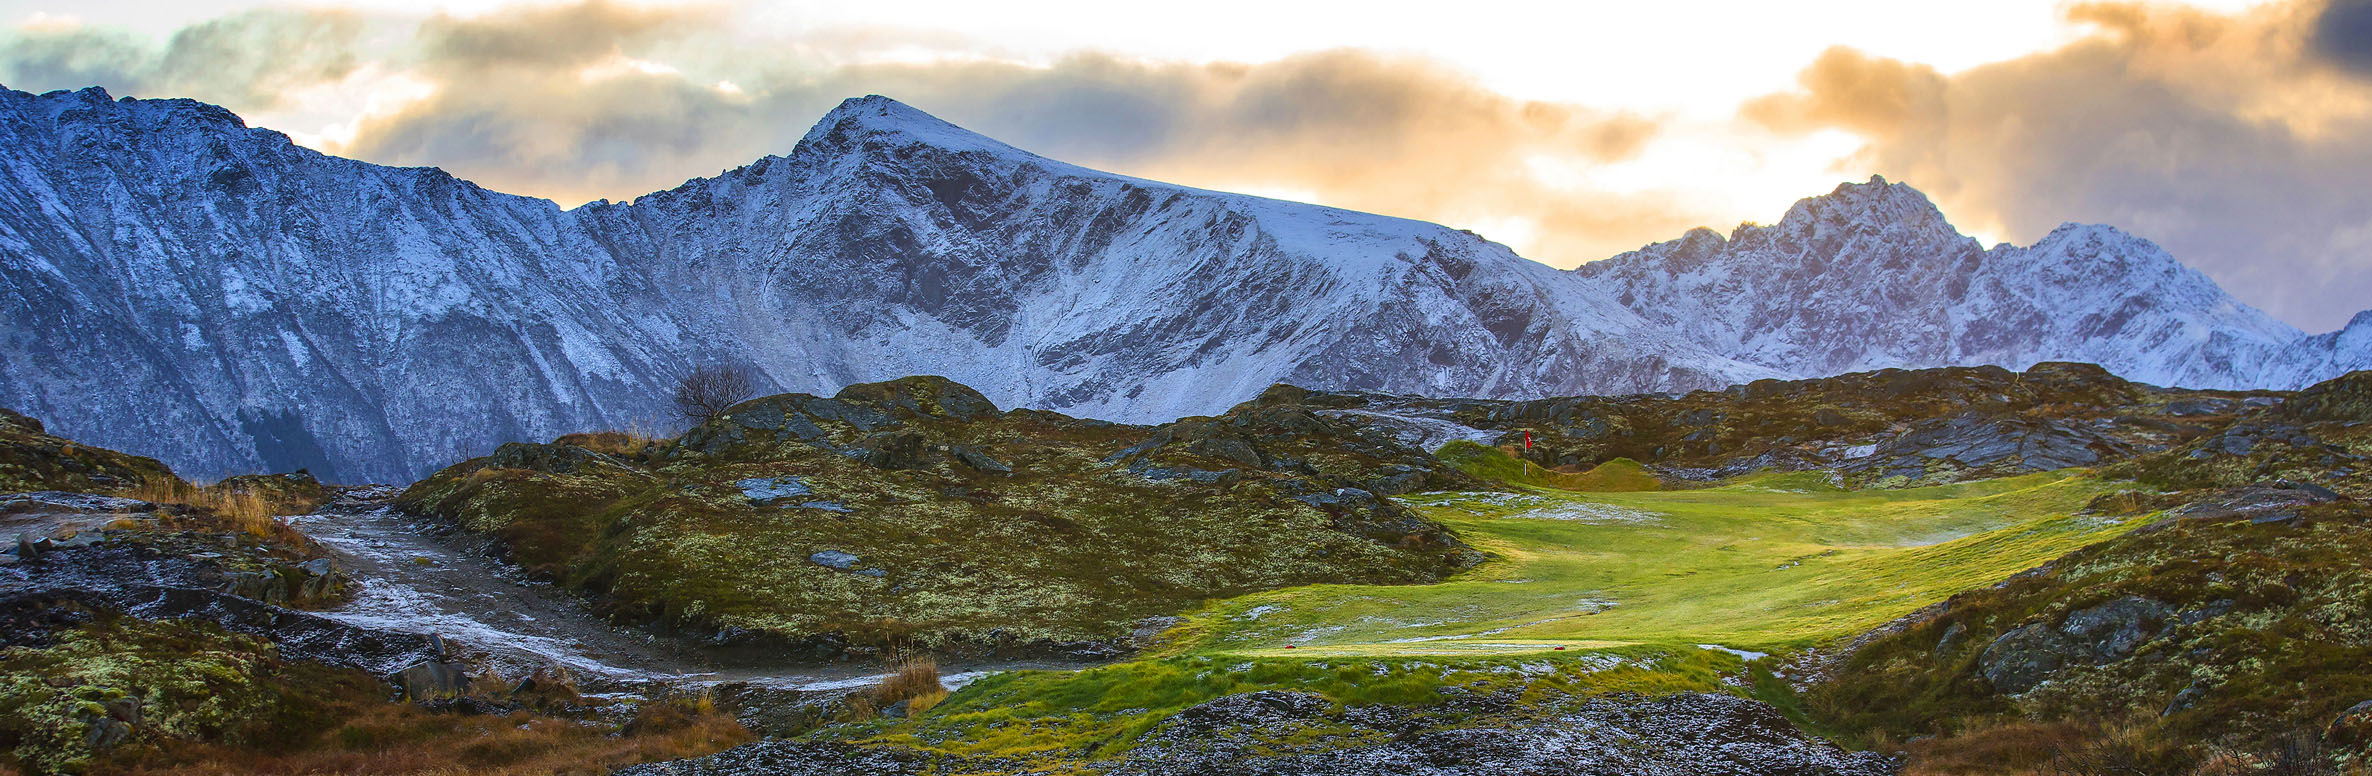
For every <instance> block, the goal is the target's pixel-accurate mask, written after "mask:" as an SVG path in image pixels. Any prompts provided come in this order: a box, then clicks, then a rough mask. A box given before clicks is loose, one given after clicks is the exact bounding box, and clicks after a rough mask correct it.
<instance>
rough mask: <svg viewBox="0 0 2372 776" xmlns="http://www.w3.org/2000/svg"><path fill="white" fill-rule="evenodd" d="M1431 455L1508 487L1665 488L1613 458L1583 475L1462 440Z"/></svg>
mask: <svg viewBox="0 0 2372 776" xmlns="http://www.w3.org/2000/svg"><path fill="white" fill-rule="evenodd" d="M1434 455H1435V456H1438V457H1440V458H1441V460H1442V462H1443V463H1447V464H1449V465H1451V466H1455V467H1458V469H1459V470H1460V471H1463V472H1466V473H1467V474H1472V475H1474V476H1476V477H1480V478H1482V479H1485V480H1493V481H1497V482H1503V483H1506V484H1509V485H1521V486H1525V487H1533V488H1555V489H1558V490H1577V491H1585V492H1600V493H1618V492H1626V491H1642V490H1662V489H1663V487H1664V484H1663V482H1662V481H1661V480H1658V479H1656V477H1655V475H1653V474H1649V473H1648V472H1647V467H1645V466H1641V465H1639V462H1638V461H1634V460H1631V459H1629V458H1616V459H1614V460H1611V461H1607V462H1605V463H1601V464H1598V465H1597V466H1595V467H1593V468H1591V469H1590V470H1589V471H1585V472H1561V471H1556V470H1554V469H1548V468H1543V467H1542V466H1541V465H1540V464H1536V463H1533V462H1531V461H1527V460H1524V459H1522V458H1517V457H1515V456H1513V455H1510V454H1508V452H1507V451H1505V450H1501V449H1499V448H1496V447H1490V446H1486V445H1482V444H1479V443H1476V442H1472V441H1468V440H1464V439H1459V440H1455V441H1452V442H1450V443H1449V444H1447V445H1443V446H1442V448H1441V449H1440V450H1436V451H1434Z"/></svg>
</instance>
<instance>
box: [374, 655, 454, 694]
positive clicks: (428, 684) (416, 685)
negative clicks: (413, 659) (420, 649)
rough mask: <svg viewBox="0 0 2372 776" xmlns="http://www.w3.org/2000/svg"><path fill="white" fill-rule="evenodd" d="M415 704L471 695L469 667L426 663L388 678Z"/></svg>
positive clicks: (436, 662)
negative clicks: (469, 693)
mask: <svg viewBox="0 0 2372 776" xmlns="http://www.w3.org/2000/svg"><path fill="white" fill-rule="evenodd" d="M387 681H388V682H389V683H390V684H394V685H395V686H396V687H397V688H400V689H401V690H402V691H403V697H404V698H405V699H407V700H411V701H415V702H427V701H433V700H437V699H440V698H451V697H455V696H459V695H464V694H467V693H468V692H469V686H470V677H469V665H468V664H465V663H455V662H449V661H445V660H423V661H420V662H418V663H414V664H412V665H411V666H410V667H408V668H405V669H404V670H401V671H397V672H395V673H394V674H391V675H389V676H388V677H387Z"/></svg>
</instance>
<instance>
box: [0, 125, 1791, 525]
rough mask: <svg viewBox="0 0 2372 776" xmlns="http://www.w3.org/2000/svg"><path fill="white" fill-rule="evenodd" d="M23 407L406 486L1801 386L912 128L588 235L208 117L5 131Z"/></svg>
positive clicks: (1591, 310) (2, 252) (1445, 235)
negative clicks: (1463, 396)
mask: <svg viewBox="0 0 2372 776" xmlns="http://www.w3.org/2000/svg"><path fill="white" fill-rule="evenodd" d="M0 132H4V133H5V136H4V137H0V164H5V169H6V170H7V173H8V175H9V177H10V180H11V185H9V186H7V187H6V188H5V189H0V321H5V322H6V325H7V328H6V330H5V332H0V355H4V356H5V363H4V364H0V404H6V405H11V406H15V407H17V408H20V409H22V410H24V411H26V412H30V413H33V414H35V415H38V416H41V417H43V418H45V419H49V420H50V421H51V422H52V423H53V425H55V426H56V427H58V428H59V429H61V431H62V433H68V434H72V435H75V436H76V437H78V438H83V439H88V440H91V441H93V442H95V443H98V444H105V445H110V446H119V447H122V448H125V449H131V450H137V451H141V452H145V453H149V454H153V455H157V456H159V457H162V458H164V459H165V460H167V461H168V462H170V463H173V464H175V465H177V466H179V467H181V468H182V469H184V470H186V471H190V472H193V473H195V474H199V475H212V474H220V473H225V472H235V471H245V470H253V469H285V468H294V467H297V466H309V467H311V468H313V469H314V470H315V471H316V472H317V473H321V474H325V475H327V476H331V477H337V478H343V479H349V480H353V479H402V478H407V477H410V476H413V475H416V474H418V473H420V472H422V471H424V470H425V469H428V468H430V467H433V466H436V465H439V464H441V463H444V462H448V461H450V460H453V459H454V458H455V457H456V456H458V455H460V454H463V453H467V452H471V451H482V450H484V449H485V448H487V447H488V446H490V445H491V444H492V443H494V442H496V441H500V440H507V439H536V438H548V437H550V436H552V435H556V434H559V433H565V432H569V431H574V430H583V429H588V428H603V427H620V426H626V425H630V424H634V423H637V422H645V421H649V420H652V419H656V418H658V417H660V412H661V408H662V406H663V395H664V391H665V387H666V386H667V385H668V384H669V383H670V381H671V378H672V377H673V376H674V375H677V374H680V373H681V372H682V371H683V370H685V369H687V368H689V367H690V366H691V365H694V364H699V363H706V362H712V361H732V362H739V363H744V364H748V365H752V366H754V367H756V368H757V369H758V370H759V371H760V372H762V373H763V374H764V375H766V376H767V377H768V378H769V379H770V381H771V382H772V385H770V386H768V387H769V388H778V389H782V390H802V391H817V392H829V391H831V390H834V389H836V388H837V387H839V386H840V385H844V384H847V383H850V382H858V381H867V380H878V379H885V378H890V377H897V376H901V375H906V374H915V373H932V374H942V375H946V376H948V377H951V378H953V379H956V380H958V381H961V382H964V383H966V384H970V385H973V386H975V387H977V388H979V389H980V390H982V391H983V392H984V393H985V394H987V395H988V396H989V397H991V398H992V399H994V400H996V401H997V402H998V403H999V404H1002V405H1005V406H1036V407H1046V408H1053V409H1061V410H1067V411H1071V412H1075V413H1080V414H1085V415H1094V416H1101V417H1108V418H1115V419H1125V420H1153V419H1164V418H1169V417H1174V416H1177V415H1180V414H1189V413H1195V412H1211V411H1216V410H1219V409H1223V408H1225V407H1227V406H1229V405H1230V404H1232V403H1234V402H1237V401H1240V400H1242V399H1245V398H1248V397H1250V396H1252V395H1253V394H1255V393H1257V392H1258V391H1259V390H1260V389H1262V388H1264V387H1266V386H1267V385H1269V384H1271V383H1274V382H1277V381H1281V380H1283V381H1295V382H1302V383H1308V384H1312V385H1325V386H1334V387H1346V388H1371V389H1378V390H1393V391H1424V392H1440V393H1483V394H1490V395H1538V394H1541V393H1555V392H1582V391H1592V390H1607V389H1612V390H1623V391H1639V390H1667V389H1681V388H1693V387H1700V386H1705V385H1715V384H1721V383H1726V382H1731V381H1735V380H1739V379H1750V378H1755V377H1762V376H1768V375H1774V374H1777V373H1776V372H1774V371H1772V370H1767V369H1762V368H1758V367H1752V366H1748V365H1745V364H1741V363H1737V362H1733V361H1730V360H1727V359H1724V358H1721V357H1719V356H1716V355H1713V354H1711V353H1709V352H1707V351H1705V350H1704V349H1702V348H1700V347H1697V346H1695V345H1692V344H1689V343H1687V342H1685V341H1681V340H1675V339H1673V338H1670V337H1667V336H1663V334H1662V332H1661V330H1660V329H1659V328H1658V327H1655V326H1652V325H1650V324H1648V323H1646V322H1645V321H1642V320H1640V319H1639V318H1638V316H1636V315H1634V314H1632V313H1631V312H1630V311H1628V310H1626V309H1624V308H1623V307H1622V306H1621V305H1619V304H1616V303H1614V302H1613V300H1611V299H1609V298H1606V297H1604V296H1603V295H1601V294H1599V293H1597V292H1595V291H1591V290H1588V289H1581V288H1577V287H1574V285H1573V284H1572V283H1571V282H1570V278H1569V277H1568V276H1566V275H1565V274H1564V273H1561V272H1558V271H1556V270H1554V269H1551V268H1548V267H1545V266H1542V265H1539V264H1537V263H1534V262H1530V261H1526V260H1524V259H1522V258H1520V257H1517V256H1516V255H1514V254H1513V253H1511V252H1509V251H1508V250H1507V249H1506V248H1505V247H1504V246H1500V245H1497V244H1494V243H1490V242H1487V241H1484V240H1482V239H1480V238H1478V237H1475V236H1473V235H1471V234H1468V233H1465V232H1460V231H1457V230H1453V229H1448V228H1445V227H1441V226H1436V225H1432V224H1426V223H1421V222H1416V221H1407V220H1402V219H1394V218H1385V217H1381V216H1373V215H1367V214H1362V213H1353V212H1348V211H1342V210H1334V209H1330V208H1322V207H1315V206H1310V205H1302V204H1296V203H1290V202H1281V201H1276V200H1267V199H1260V198H1255V197H1247V196H1238V195H1232V194H1223V193H1216V192H1207V191H1198V190H1194V189H1188V188H1183V187H1178V186H1171V185H1166V184H1160V183H1153V182H1149V181H1142V180H1135V179H1130V178H1125V177H1121V176H1116V175H1109V174H1104V173H1099V172H1095V171H1091V170H1086V169H1082V168H1078V167H1073V166H1070V165H1066V164H1062V163H1060V162H1054V161H1051V160H1047V159H1043V158H1040V157H1037V156H1034V155H1031V154H1028V153H1024V152H1021V151H1018V150H1016V149H1013V148H1011V147H1008V146H1005V145H1003V144H1001V143H997V142H995V141H993V140H989V139H987V138H984V137H980V136H978V135H974V134H972V133H969V132H966V131H964V130H961V129H957V128H955V127H953V126H950V125H948V124H946V123H944V122H941V121H939V120H937V119H934V118H931V117H930V116H927V115H925V114H923V113H921V112H920V111H916V110H914V109H912V108H908V107H906V106H904V105H901V104H898V103H896V102H893V101H890V100H888V99H885V98H879V97H872V98H865V99H859V100H851V101H849V102H847V103H845V104H843V105H842V106H841V107H840V108H838V109H836V110H834V111H833V112H832V113H831V114H830V115H828V116H826V117H824V119H823V121H821V122H820V123H818V124H817V125H816V127H815V129H814V130H813V131H812V132H810V133H809V134H808V136H807V137H806V138H805V139H803V140H801V141H800V143H799V144H798V146H797V148H796V150H794V151H793V152H792V153H791V154H790V155H789V156H785V157H770V158H767V159H762V160H759V161H758V162H757V163H755V164H752V165H749V166H747V167H743V168H740V169H737V170H733V171H730V172H727V173H725V174H723V175H720V176H718V177H715V178H706V179H700V180H695V181H692V182H689V183H686V184H684V185H683V186H681V187H678V188H676V189H673V190H670V191H665V192H660V193H657V194H653V195H650V196H646V197H643V198H641V199H639V200H637V201H636V202H634V203H632V204H610V203H595V204H591V205H587V206H585V207H581V208H577V209H574V210H569V211H562V210H561V209H560V208H558V207H557V206H555V205H554V204H553V203H551V202H548V201H545V200H539V199H530V198H523V197H514V196H508V195H503V194H497V193H493V192H488V191H485V190H483V189H480V188H478V187H477V186H475V185H472V184H469V183H467V182H465V181H460V180H456V179H454V178H453V177H451V176H449V175H446V174H444V173H443V172H440V171H437V170H433V169H398V168H389V167H380V166H375V165H369V164H364V163H360V162H354V161H350V160H345V159H338V158H334V157H329V156H325V155H322V154H319V153H315V152H313V151H309V150H306V149H303V148H300V147H297V146H295V145H293V144H291V143H290V142H289V140H288V139H287V138H286V137H285V136H282V135H280V134H278V133H275V132H270V131H265V130H259V129H250V128H247V127H246V126H245V125H244V124H243V123H242V122H241V121H240V120H239V119H238V118H237V117H235V116H233V115H231V114H229V113H228V112H225V111H223V110H221V109H219V108H215V107H211V106H207V105H202V104H198V103H194V102H189V101H181V100H129V99H127V100H112V99H110V98H109V97H108V95H107V94H106V93H105V92H102V91H99V90H96V89H91V90H84V91H80V92H71V93H68V92H54V93H50V94H46V95H39V96H35V95H29V94H24V93H18V92H10V93H8V94H7V95H5V97H0Z"/></svg>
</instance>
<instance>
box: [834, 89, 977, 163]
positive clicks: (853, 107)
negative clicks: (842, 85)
mask: <svg viewBox="0 0 2372 776" xmlns="http://www.w3.org/2000/svg"><path fill="white" fill-rule="evenodd" d="M859 138H867V139H871V140H874V141H877V142H887V143H890V144H893V145H916V144H920V145H929V146H934V147H937V148H942V149H946V150H949V151H989V152H994V153H1016V152H1019V149H1016V148H1014V147H1012V146H1009V145H1006V144H1004V143H1001V142H998V141H997V140H995V139H993V138H990V137H988V136H986V135H982V134H980V133H977V132H973V131H971V130H968V129H965V128H963V127H959V126H956V125H954V124H950V123H948V122H947V121H946V120H944V119H941V118H939V117H937V116H933V115H931V114H929V113H925V112H923V111H922V110H920V109H917V108H915V107H914V106H911V105H907V104H906V103H902V102H899V101H897V100H893V99H890V98H888V97H884V96H881V95H878V94H868V95H865V96H863V97H851V98H848V99H846V100H842V101H840V105H839V107H836V108H833V109H832V112H830V113H826V114H824V117H823V118H822V119H820V120H818V121H816V122H815V127H814V128H812V129H809V130H807V136H806V137H804V138H801V139H800V140H799V147H800V148H802V149H804V148H809V147H818V148H828V147H840V146H845V145H847V144H849V143H850V142H852V141H855V140H857V139H859Z"/></svg>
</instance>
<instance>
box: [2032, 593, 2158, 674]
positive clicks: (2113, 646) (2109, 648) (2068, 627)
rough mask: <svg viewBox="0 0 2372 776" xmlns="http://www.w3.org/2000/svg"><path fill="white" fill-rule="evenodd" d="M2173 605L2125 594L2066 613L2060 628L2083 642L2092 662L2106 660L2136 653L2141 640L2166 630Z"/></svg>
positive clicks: (2153, 636)
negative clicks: (2135, 650)
mask: <svg viewBox="0 0 2372 776" xmlns="http://www.w3.org/2000/svg"><path fill="white" fill-rule="evenodd" d="M2173 616H2174V608H2173V607H2170V606H2167V605H2166V604H2163V603H2160V602H2158V601H2154V600H2151V599H2148V598H2142V597H2139V596H2126V597H2124V598H2119V599H2117V600H2114V601H2110V602H2108V603H2105V604H2101V605H2099V606H2093V607H2089V608H2086V609H2081V610H2078V611H2075V612H2072V613H2070V614H2068V615H2067V619H2066V620H2065V621H2063V622H2061V623H2060V625H2059V631H2060V632H2062V633H2065V634H2067V635H2069V636H2071V637H2074V638H2076V639H2077V640H2079V641H2081V642H2082V643H2083V644H2084V645H2085V646H2086V647H2087V648H2088V649H2089V650H2090V651H2091V653H2092V657H2093V660H2092V662H2096V663H2097V662H2106V661H2109V660H2114V659H2117V658H2123V657H2126V656H2129V655H2132V654H2133V650H2134V649H2135V648H2138V647H2140V646H2141V644H2142V642H2145V641H2148V640H2149V639H2152V638H2155V637H2157V636H2158V634H2161V633H2164V632H2166V625H2167V623H2168V621H2170V620H2172V619H2173Z"/></svg>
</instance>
